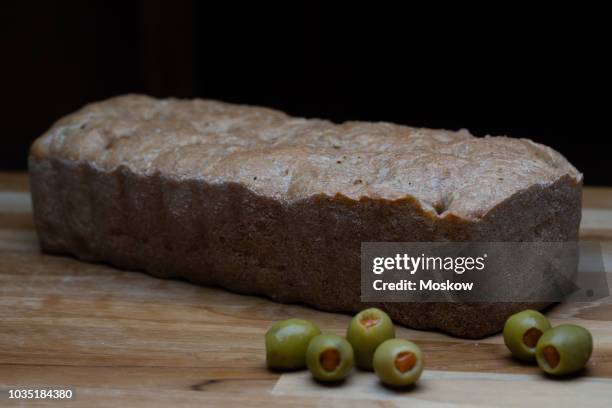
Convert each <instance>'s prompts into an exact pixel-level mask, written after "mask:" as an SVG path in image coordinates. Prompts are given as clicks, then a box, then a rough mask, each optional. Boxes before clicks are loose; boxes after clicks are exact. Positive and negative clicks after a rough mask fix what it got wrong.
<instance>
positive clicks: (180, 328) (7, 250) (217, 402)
mask: <svg viewBox="0 0 612 408" xmlns="http://www.w3.org/2000/svg"><path fill="white" fill-rule="evenodd" d="M584 207H585V209H584V215H583V223H582V229H581V237H582V238H584V239H599V240H602V241H603V243H602V248H603V250H604V262H605V265H606V269H607V271H608V272H611V271H612V188H585V192H584ZM611 278H612V276H611V275H610V274H608V281H610V280H611ZM0 294H1V296H0V406H10V405H19V404H20V403H21V404H23V406H34V405H45V404H48V405H52V406H87V407H92V406H104V407H105V406H109V407H110V406H133V407H140V406H142V407H156V406H163V407H167V406H172V407H191V406H193V407H196V406H197V407H201V406H215V407H216V406H220V407H223V406H245V405H246V406H262V407H274V406H278V407H285V406H288V405H291V406H293V405H296V406H313V405H319V406H325V405H333V406H347V407H348V406H350V407H359V406H410V407H414V406H433V407H447V406H452V405H456V404H459V405H465V406H538V407H544V406H554V407H562V406H572V407H575V406H602V407H603V406H605V407H610V406H612V299H611V298H606V299H603V300H599V301H597V302H594V303H590V304H586V303H582V304H567V303H566V304H562V305H559V306H557V307H555V308H553V309H551V310H550V311H549V313H548V315H549V316H550V317H551V319H552V321H553V323H554V324H558V323H561V322H574V323H578V324H581V325H584V326H585V327H587V328H588V329H589V330H591V331H592V333H593V336H594V341H595V351H594V354H593V357H592V359H591V361H590V363H589V366H588V369H587V371H586V372H585V375H584V376H581V377H578V378H574V379H570V380H563V381H559V380H551V379H548V378H546V377H544V376H542V375H541V374H540V373H539V371H538V369H537V368H536V367H533V366H529V365H522V364H518V363H516V362H515V361H513V360H512V359H511V358H510V356H509V354H508V351H507V350H506V348H505V347H504V345H503V341H502V339H501V337H500V336H499V335H497V336H493V337H489V338H487V339H484V340H480V341H469V340H463V339H456V338H452V337H449V336H447V335H444V334H440V333H433V332H425V331H416V330H410V329H406V328H399V329H398V333H397V334H398V336H399V337H403V338H407V339H412V340H414V341H416V342H417V343H418V344H419V345H421V347H422V348H423V350H424V352H425V354H426V365H427V369H426V372H425V374H424V376H423V378H422V380H421V381H420V382H419V385H418V386H417V387H415V388H414V389H411V390H407V391H403V392H397V391H392V390H389V389H386V388H384V387H382V386H381V385H380V384H379V383H378V381H377V380H376V377H375V376H374V375H373V374H368V373H359V372H355V373H354V374H353V375H352V376H351V377H350V379H349V381H348V382H347V383H345V384H343V385H342V386H336V387H328V386H321V385H318V384H315V383H313V382H312V380H311V379H310V377H309V375H308V373H307V372H298V373H291V374H282V375H281V374H279V373H272V372H269V371H268V370H267V369H266V368H265V365H264V344H263V335H264V333H265V331H266V330H267V328H268V327H269V326H270V325H272V323H273V322H275V321H277V320H280V319H285V318H289V317H294V316H296V317H302V318H306V319H310V320H312V321H314V322H316V323H317V324H319V325H320V326H321V328H322V329H323V330H324V331H328V332H333V333H337V334H343V333H344V331H345V328H346V326H347V324H348V322H349V319H350V316H347V315H343V314H333V313H323V312H319V311H316V310H313V309H310V308H307V307H302V306H295V305H282V304H278V303H274V302H271V301H269V300H266V299H264V298H260V297H251V296H242V295H237V294H232V293H229V292H226V291H224V290H219V289H213V288H203V287H198V286H195V285H191V284H188V283H185V282H180V281H173V280H161V279H157V278H153V277H151V276H148V275H145V274H143V273H139V272H129V271H121V270H117V269H114V268H110V267H107V266H104V265H96V264H89V263H83V262H79V261H76V260H74V259H72V258H69V257H61V256H48V255H44V254H41V253H40V251H39V248H38V244H37V241H36V234H35V231H34V229H33V224H32V217H31V208H30V196H29V192H28V180H27V175H25V174H10V173H0ZM40 388H44V389H50V388H55V389H71V390H72V391H73V393H74V394H73V398H72V399H71V400H70V401H53V400H37V401H33V400H29V401H23V400H21V401H20V400H9V399H8V390H9V389H40Z"/></svg>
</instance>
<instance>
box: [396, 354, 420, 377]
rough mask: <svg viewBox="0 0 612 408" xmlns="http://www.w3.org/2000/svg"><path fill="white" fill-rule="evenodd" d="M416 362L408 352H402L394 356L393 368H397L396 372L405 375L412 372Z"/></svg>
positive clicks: (413, 356)
mask: <svg viewBox="0 0 612 408" xmlns="http://www.w3.org/2000/svg"><path fill="white" fill-rule="evenodd" d="M416 362H417V358H416V356H415V355H414V353H411V352H410V351H402V352H401V353H399V354H398V355H397V356H395V368H397V371H399V372H400V373H405V372H407V371H410V370H412V369H413V368H414V366H415V365H416Z"/></svg>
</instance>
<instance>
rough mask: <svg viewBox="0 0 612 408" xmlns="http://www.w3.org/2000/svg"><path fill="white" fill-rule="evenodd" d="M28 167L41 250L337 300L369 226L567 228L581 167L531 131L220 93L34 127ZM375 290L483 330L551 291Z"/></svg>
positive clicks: (455, 235) (372, 236) (430, 231)
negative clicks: (267, 104) (325, 115)
mask: <svg viewBox="0 0 612 408" xmlns="http://www.w3.org/2000/svg"><path fill="white" fill-rule="evenodd" d="M30 174H31V183H32V198H33V206H34V216H35V223H36V227H37V230H38V233H39V237H40V242H41V245H42V248H43V249H44V250H45V251H48V252H52V253H66V254H72V255H75V256H77V257H78V258H80V259H83V260H89V261H103V262H108V263H110V264H112V265H115V266H117V267H120V268H126V269H137V270H145V271H147V272H150V273H152V274H154V275H157V276H163V277H181V278H185V279H188V280H190V281H192V282H195V283H199V284H204V285H218V286H222V287H224V288H227V289H230V290H233V291H236V292H240V293H247V294H257V295H265V296H268V297H270V298H272V299H275V300H277V301H281V302H301V303H306V304H309V305H312V306H314V307H317V308H320V309H323V310H330V311H343V312H354V311H357V310H359V309H361V308H363V307H364V306H365V305H363V304H362V303H361V302H360V248H361V242H368V241H369V242H373V241H568V240H577V238H578V227H579V223H580V210H581V183H582V176H581V174H580V173H578V172H577V171H576V169H574V168H573V167H572V166H571V165H570V164H569V163H568V162H567V161H566V160H565V159H563V157H562V156H560V155H559V154H558V153H556V152H554V151H552V150H551V149H549V148H547V147H544V146H541V145H537V144H535V143H533V142H530V141H526V140H518V139H510V138H486V139H484V138H474V137H472V136H471V135H469V134H468V133H466V132H446V131H430V130H424V129H414V128H408V127H403V126H397V125H391V124H369V123H349V124H343V125H334V124H331V123H329V122H326V121H318V120H305V119H295V118H290V117H288V116H286V115H284V114H282V113H280V112H276V111H271V110H267V109H262V108H252V107H242V106H236V105H229V104H223V103H219V102H212V101H176V100H155V99H152V98H148V97H144V96H134V95H132V96H125V97H119V98H114V99H111V100H108V101H104V102H101V103H97V104H93V105H89V106H87V107H85V108H84V109H83V110H81V111H79V112H77V113H75V114H73V115H70V116H68V117H66V118H64V119H62V120H61V121H59V122H58V123H57V124H55V125H54V127H52V128H51V129H50V130H49V132H47V133H46V134H45V135H43V136H42V137H41V138H39V139H38V140H37V141H36V142H35V143H34V145H33V146H32V149H31V154H30ZM415 184H416V185H415ZM379 306H381V307H383V308H385V309H386V310H387V311H388V312H389V314H390V315H391V317H392V318H393V319H394V320H395V321H396V322H398V323H401V324H405V325H407V326H409V327H414V328H421V329H438V330H442V331H445V332H448V333H451V334H454V335H457V336H462V337H470V338H478V337H482V336H485V335H488V334H491V333H494V332H496V331H498V330H500V329H501V327H502V325H503V322H504V320H505V319H506V318H507V316H508V315H509V314H510V313H513V312H515V311H517V310H519V309H523V308H525V307H532V308H541V307H543V306H544V305H543V304H517V303H495V304H483V303H479V304H459V303H388V304H383V305H379Z"/></svg>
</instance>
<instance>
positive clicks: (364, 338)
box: [346, 307, 395, 371]
mask: <svg viewBox="0 0 612 408" xmlns="http://www.w3.org/2000/svg"><path fill="white" fill-rule="evenodd" d="M394 337H395V327H393V322H392V321H391V319H390V318H389V315H387V314H386V313H385V312H383V311H382V310H380V309H377V308H374V307H373V308H370V309H365V310H362V311H361V312H359V313H357V314H356V315H355V317H353V320H351V323H350V324H349V327H348V329H347V331H346V339H347V340H348V341H349V343H351V346H353V350H354V351H355V364H356V365H357V367H359V368H361V369H362V370H369V371H371V370H372V358H373V357H374V352H375V351H376V349H377V348H378V346H379V345H380V344H381V343H382V342H384V341H385V340H389V339H392V338H394Z"/></svg>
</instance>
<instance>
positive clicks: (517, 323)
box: [504, 309, 550, 361]
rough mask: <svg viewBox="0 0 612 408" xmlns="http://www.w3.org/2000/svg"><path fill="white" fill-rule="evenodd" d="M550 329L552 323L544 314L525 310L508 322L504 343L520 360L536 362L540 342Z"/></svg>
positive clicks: (510, 318) (505, 327)
mask: <svg viewBox="0 0 612 408" xmlns="http://www.w3.org/2000/svg"><path fill="white" fill-rule="evenodd" d="M549 329H550V322H549V321H548V319H547V318H546V317H545V316H544V315H543V314H542V313H540V312H537V311H535V310H529V309H528V310H523V311H522V312H519V313H516V314H513V315H512V316H510V317H509V318H508V320H506V324H505V325H504V343H506V347H508V349H509V350H510V351H511V352H512V354H514V356H515V357H516V358H518V359H519V360H522V361H534V360H535V352H536V345H537V344H538V340H539V339H540V337H541V336H542V334H544V333H545V332H546V331H547V330H549Z"/></svg>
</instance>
